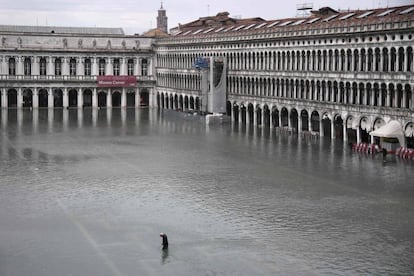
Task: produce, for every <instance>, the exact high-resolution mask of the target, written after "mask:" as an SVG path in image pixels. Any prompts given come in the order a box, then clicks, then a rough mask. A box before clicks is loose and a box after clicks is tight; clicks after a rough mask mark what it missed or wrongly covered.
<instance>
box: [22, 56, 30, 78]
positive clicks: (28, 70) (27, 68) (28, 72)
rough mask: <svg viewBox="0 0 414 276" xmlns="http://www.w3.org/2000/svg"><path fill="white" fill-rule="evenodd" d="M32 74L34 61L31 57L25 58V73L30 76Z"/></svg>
mask: <svg viewBox="0 0 414 276" xmlns="http://www.w3.org/2000/svg"><path fill="white" fill-rule="evenodd" d="M31 74H32V61H31V60H30V58H25V59H24V75H25V76H30V75H31Z"/></svg>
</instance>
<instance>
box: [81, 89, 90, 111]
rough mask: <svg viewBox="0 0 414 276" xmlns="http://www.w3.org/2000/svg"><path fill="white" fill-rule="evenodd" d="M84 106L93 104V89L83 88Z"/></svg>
mask: <svg viewBox="0 0 414 276" xmlns="http://www.w3.org/2000/svg"><path fill="white" fill-rule="evenodd" d="M83 106H84V107H91V106H92V90H91V89H85V90H83Z"/></svg>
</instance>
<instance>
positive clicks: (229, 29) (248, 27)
mask: <svg viewBox="0 0 414 276" xmlns="http://www.w3.org/2000/svg"><path fill="white" fill-rule="evenodd" d="M411 20H414V5H407V6H399V7H389V8H379V9H369V10H347V11H343V10H342V11H336V10H334V9H332V8H330V7H323V8H321V9H319V10H316V11H312V14H311V16H308V17H301V18H298V17H295V18H284V19H279V20H264V19H262V18H260V17H256V18H247V19H238V18H232V17H230V16H229V13H228V12H222V13H218V14H217V15H216V16H208V17H201V18H199V19H198V20H195V21H192V22H190V23H187V24H183V25H179V26H178V27H176V28H173V29H171V34H172V36H174V37H176V38H180V37H183V38H184V37H185V38H188V37H191V36H197V37H198V36H209V35H213V34H214V35H220V34H223V35H224V34H226V35H229V34H231V33H241V32H246V33H247V32H260V31H263V30H266V31H270V32H272V31H273V32H276V31H279V30H283V28H289V30H301V29H310V28H321V27H325V28H326V27H342V26H352V25H362V24H376V23H384V22H394V21H411Z"/></svg>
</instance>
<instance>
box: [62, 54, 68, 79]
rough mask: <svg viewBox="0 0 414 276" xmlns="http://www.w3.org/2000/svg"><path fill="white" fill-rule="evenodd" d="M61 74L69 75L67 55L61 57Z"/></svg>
mask: <svg viewBox="0 0 414 276" xmlns="http://www.w3.org/2000/svg"><path fill="white" fill-rule="evenodd" d="M61 60H62V76H69V60H70V58H69V57H63V58H62V59H61Z"/></svg>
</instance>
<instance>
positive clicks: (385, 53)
mask: <svg viewBox="0 0 414 276" xmlns="http://www.w3.org/2000/svg"><path fill="white" fill-rule="evenodd" d="M382 60H383V64H382V65H383V66H382V71H383V72H388V62H389V61H388V49H387V48H384V49H382Z"/></svg>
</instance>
